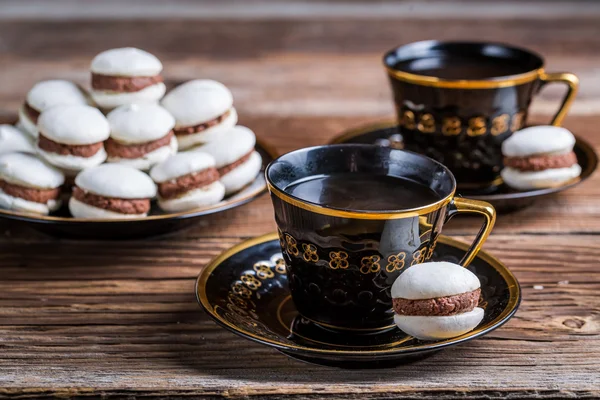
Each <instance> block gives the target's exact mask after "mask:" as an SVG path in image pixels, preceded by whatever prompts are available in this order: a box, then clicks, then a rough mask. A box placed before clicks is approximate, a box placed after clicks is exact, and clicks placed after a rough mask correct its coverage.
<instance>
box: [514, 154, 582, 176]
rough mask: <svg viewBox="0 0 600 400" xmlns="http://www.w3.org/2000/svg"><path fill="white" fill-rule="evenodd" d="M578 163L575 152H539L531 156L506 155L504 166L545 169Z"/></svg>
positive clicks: (529, 169) (521, 169)
mask: <svg viewBox="0 0 600 400" xmlns="http://www.w3.org/2000/svg"><path fill="white" fill-rule="evenodd" d="M575 164H577V156H576V155H575V153H574V152H572V151H571V152H569V153H564V154H539V155H533V156H529V157H506V158H505V159H504V166H505V167H510V168H514V169H518V170H519V171H523V172H525V171H543V170H546V169H551V168H552V169H554V168H569V167H571V166H573V165H575Z"/></svg>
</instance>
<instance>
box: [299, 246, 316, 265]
mask: <svg viewBox="0 0 600 400" xmlns="http://www.w3.org/2000/svg"><path fill="white" fill-rule="evenodd" d="M302 249H303V250H304V253H303V254H302V258H304V261H306V262H317V261H319V255H318V254H317V247H316V246H315V245H314V244H306V243H302Z"/></svg>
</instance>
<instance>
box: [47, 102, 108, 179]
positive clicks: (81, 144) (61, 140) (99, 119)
mask: <svg viewBox="0 0 600 400" xmlns="http://www.w3.org/2000/svg"><path fill="white" fill-rule="evenodd" d="M38 128H39V137H38V141H37V151H38V153H39V154H40V156H42V157H43V158H44V159H45V160H46V161H48V162H49V163H50V164H52V165H54V166H56V167H59V168H61V169H62V170H63V171H64V172H65V173H66V174H67V175H69V176H74V175H75V174H76V173H77V172H79V171H81V170H83V169H85V168H90V167H94V166H96V165H99V164H102V163H103V162H104V160H106V151H105V150H104V141H105V140H106V139H108V137H109V135H110V126H109V124H108V121H107V120H106V118H105V117H104V115H102V113H101V112H100V111H99V110H98V109H96V108H93V107H90V106H83V105H77V106H57V107H52V108H50V109H48V110H46V111H44V112H43V113H42V114H41V115H40V119H39V122H38Z"/></svg>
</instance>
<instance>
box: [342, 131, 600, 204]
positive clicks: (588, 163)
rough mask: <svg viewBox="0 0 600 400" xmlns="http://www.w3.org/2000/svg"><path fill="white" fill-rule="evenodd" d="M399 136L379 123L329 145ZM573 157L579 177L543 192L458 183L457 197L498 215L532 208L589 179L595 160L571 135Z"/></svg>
mask: <svg viewBox="0 0 600 400" xmlns="http://www.w3.org/2000/svg"><path fill="white" fill-rule="evenodd" d="M398 133H401V132H400V131H399V130H398V126H397V125H396V123H395V122H382V123H376V124H371V125H367V126H364V127H360V128H358V129H353V130H349V131H347V132H344V133H342V134H341V135H339V136H337V137H335V138H334V139H333V140H332V141H331V142H330V143H331V144H336V143H367V144H376V143H377V142H380V143H383V144H385V143H386V141H387V139H388V138H389V137H390V136H392V135H395V134H398ZM575 137H576V139H577V142H576V143H575V148H574V151H575V154H576V155H577V160H578V161H579V165H581V169H582V172H581V175H580V176H579V177H578V178H575V179H573V180H571V181H569V182H566V183H564V184H563V185H560V186H555V187H552V188H546V189H535V190H527V191H517V190H514V189H511V188H510V187H508V186H507V185H505V184H503V183H502V184H500V185H499V186H496V187H494V188H492V189H486V190H485V191H482V190H476V189H464V188H463V189H461V188H460V182H459V187H458V194H460V195H462V196H464V197H468V198H470V199H476V200H483V201H487V202H488V203H491V204H492V205H493V206H494V207H495V208H496V210H497V211H499V212H510V211H515V210H518V209H521V208H525V207H528V206H530V205H532V204H533V203H534V202H535V201H536V200H539V199H540V198H542V197H545V196H548V195H552V194H554V193H559V192H562V191H563V190H567V189H570V188H572V187H573V186H576V185H578V184H580V183H581V182H583V181H584V180H586V179H587V178H589V177H590V176H591V175H592V173H593V172H594V171H595V170H596V168H597V167H598V156H597V155H596V152H595V151H594V149H593V148H592V146H591V145H590V144H589V143H587V142H586V141H584V140H583V139H581V138H580V137H577V135H575Z"/></svg>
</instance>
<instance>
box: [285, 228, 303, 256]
mask: <svg viewBox="0 0 600 400" xmlns="http://www.w3.org/2000/svg"><path fill="white" fill-rule="evenodd" d="M285 244H286V250H287V252H288V253H289V254H291V255H293V256H297V255H298V254H300V251H299V250H298V242H296V239H294V237H293V236H292V235H290V234H289V233H286V234H285Z"/></svg>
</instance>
